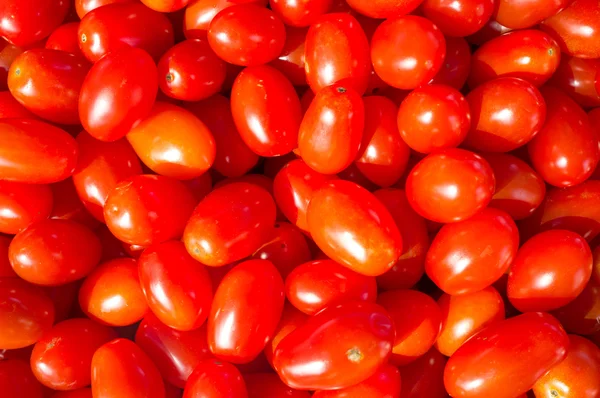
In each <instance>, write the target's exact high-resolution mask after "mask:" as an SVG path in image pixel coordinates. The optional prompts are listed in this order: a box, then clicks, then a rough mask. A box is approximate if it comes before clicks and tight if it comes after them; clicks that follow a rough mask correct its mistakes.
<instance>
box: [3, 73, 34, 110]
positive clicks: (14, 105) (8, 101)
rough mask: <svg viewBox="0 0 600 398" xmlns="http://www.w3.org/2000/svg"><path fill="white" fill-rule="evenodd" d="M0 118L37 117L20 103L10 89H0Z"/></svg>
mask: <svg viewBox="0 0 600 398" xmlns="http://www.w3.org/2000/svg"><path fill="white" fill-rule="evenodd" d="M0 78H1V77H0ZM4 81H6V78H4ZM0 119H37V117H36V116H35V115H34V114H33V113H31V112H29V111H28V110H27V108H25V107H24V106H23V105H21V103H20V102H19V101H17V100H16V99H15V97H13V95H12V94H11V93H10V91H0Z"/></svg>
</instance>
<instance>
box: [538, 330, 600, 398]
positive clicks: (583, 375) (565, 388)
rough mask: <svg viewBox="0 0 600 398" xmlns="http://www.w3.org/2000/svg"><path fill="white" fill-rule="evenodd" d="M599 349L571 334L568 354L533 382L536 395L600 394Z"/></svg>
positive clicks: (587, 397)
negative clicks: (599, 375)
mask: <svg viewBox="0 0 600 398" xmlns="http://www.w3.org/2000/svg"><path fill="white" fill-rule="evenodd" d="M598 373H600V348H598V347H596V345H594V343H592V342H591V341H589V340H588V339H586V338H583V337H580V336H577V335H573V334H570V335H569V353H568V354H567V357H566V358H565V359H564V361H562V362H561V363H559V364H557V365H556V366H554V367H553V368H552V369H550V371H549V372H548V373H546V374H545V375H544V376H542V377H541V378H540V379H539V380H538V381H537V382H536V383H535V384H534V385H533V392H534V393H535V396H536V397H540V398H551V397H555V396H560V397H564V398H575V397H577V398H593V397H597V396H598V395H599V394H600V380H599V379H598Z"/></svg>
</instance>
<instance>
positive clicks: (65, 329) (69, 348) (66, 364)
mask: <svg viewBox="0 0 600 398" xmlns="http://www.w3.org/2000/svg"><path fill="white" fill-rule="evenodd" d="M116 337H117V333H116V332H115V331H114V330H112V329H110V328H108V327H106V326H102V325H99V324H97V323H95V322H93V321H91V320H89V319H84V318H74V319H69V320H66V321H64V322H60V323H58V324H56V325H55V326H54V327H53V328H52V329H50V330H49V331H48V332H46V333H45V334H44V335H43V336H42V338H41V339H40V340H39V341H38V342H37V343H36V345H35V347H34V348H33V352H32V353H31V368H32V370H33V373H34V375H35V377H36V378H37V379H38V380H39V381H40V382H41V383H42V384H44V385H45V386H47V387H50V388H52V389H54V390H76V389H78V388H82V387H85V386H87V385H89V384H90V382H91V369H90V368H91V364H92V356H93V355H94V352H95V351H96V349H98V348H99V347H100V346H101V345H103V344H105V343H108V342H109V341H110V340H112V339H114V338H116Z"/></svg>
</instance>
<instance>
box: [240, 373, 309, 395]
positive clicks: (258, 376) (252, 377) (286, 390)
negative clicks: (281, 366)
mask: <svg viewBox="0 0 600 398" xmlns="http://www.w3.org/2000/svg"><path fill="white" fill-rule="evenodd" d="M244 381H245V382H246V389H247V390H248V398H281V397H286V398H309V397H310V396H311V395H310V393H309V392H308V391H300V390H294V389H292V388H290V387H288V386H286V385H285V384H284V383H283V382H282V381H281V379H279V377H278V376H277V375H276V374H275V373H250V374H245V375H244Z"/></svg>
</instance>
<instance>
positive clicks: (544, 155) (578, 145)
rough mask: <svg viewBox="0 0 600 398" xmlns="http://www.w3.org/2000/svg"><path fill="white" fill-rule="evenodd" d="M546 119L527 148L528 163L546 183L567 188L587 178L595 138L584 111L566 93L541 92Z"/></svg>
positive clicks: (597, 156)
mask: <svg viewBox="0 0 600 398" xmlns="http://www.w3.org/2000/svg"><path fill="white" fill-rule="evenodd" d="M542 94H543V95H544V99H545V100H546V104H547V107H548V117H547V118H546V123H545V124H544V127H543V128H542V130H541V131H540V132H539V134H537V135H536V136H535V137H534V138H533V140H531V141H530V142H529V144H528V145H527V149H528V152H529V157H530V159H531V164H532V165H533V167H534V168H535V170H536V171H537V172H538V173H539V174H540V175H541V177H542V178H543V179H544V180H545V181H546V182H547V183H549V184H552V185H555V186H558V187H568V186H573V185H577V184H580V183H582V182H583V181H585V180H586V179H587V178H589V177H590V176H591V175H592V173H593V172H594V169H595V168H596V165H597V164H598V161H599V160H600V152H599V146H598V135H597V134H596V133H594V131H593V130H592V129H591V125H590V123H589V119H588V118H587V115H586V114H585V112H584V111H583V110H582V109H581V108H580V107H579V105H577V104H576V103H575V101H573V100H572V99H571V98H569V97H568V96H567V95H566V94H564V93H562V92H561V91H559V90H558V89H555V88H552V87H545V88H543V89H542Z"/></svg>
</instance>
